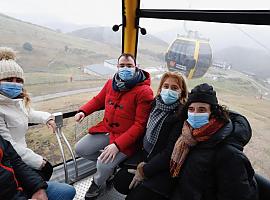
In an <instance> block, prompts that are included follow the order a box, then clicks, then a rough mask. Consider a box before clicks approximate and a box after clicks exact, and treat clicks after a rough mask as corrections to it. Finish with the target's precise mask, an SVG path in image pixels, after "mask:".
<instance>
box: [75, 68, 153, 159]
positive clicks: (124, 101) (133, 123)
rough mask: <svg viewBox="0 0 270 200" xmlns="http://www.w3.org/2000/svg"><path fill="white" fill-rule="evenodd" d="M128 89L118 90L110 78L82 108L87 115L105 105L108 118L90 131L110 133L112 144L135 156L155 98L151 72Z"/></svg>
mask: <svg viewBox="0 0 270 200" xmlns="http://www.w3.org/2000/svg"><path fill="white" fill-rule="evenodd" d="M144 74H145V75H146V80H144V81H143V82H140V83H138V84H137V85H136V86H135V87H133V88H132V89H131V90H128V91H121V92H117V91H114V90H113V88H112V80H111V79H110V80H108V81H107V82H106V84H105V85H104V87H103V88H102V90H101V91H100V92H99V94H98V95H97V96H95V97H94V98H93V99H91V100H90V101H89V102H87V103H86V104H85V105H83V106H82V107H81V108H80V111H83V112H84V113H85V114H86V115H90V114H91V113H93V112H95V111H97V110H101V109H104V108H105V114H104V118H103V120H102V121H101V122H99V123H98V124H97V125H95V126H93V127H90V128H89V130H88V131H89V133H90V134H96V133H100V132H103V133H104V132H106V133H110V144H111V143H115V144H116V145H117V147H118V148H119V151H121V152H122V153H124V154H126V155H128V156H131V155H132V154H133V153H134V152H135V151H136V150H137V145H136V144H137V142H138V139H139V138H141V137H142V135H143V134H144V132H145V127H146V123H147V120H148V116H149V113H150V110H151V102H152V101H153V91H152V89H151V88H150V75H149V74H148V73H147V72H145V71H144Z"/></svg>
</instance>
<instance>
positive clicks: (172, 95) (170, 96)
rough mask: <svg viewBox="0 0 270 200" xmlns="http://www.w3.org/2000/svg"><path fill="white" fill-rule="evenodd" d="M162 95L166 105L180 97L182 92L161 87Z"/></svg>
mask: <svg viewBox="0 0 270 200" xmlns="http://www.w3.org/2000/svg"><path fill="white" fill-rule="evenodd" d="M160 96H161V98H162V100H163V102H164V103H165V104H166V105H170V104H173V103H175V102H176V101H177V100H178V99H179V96H180V93H179V92H177V91H173V90H170V89H161V92H160Z"/></svg>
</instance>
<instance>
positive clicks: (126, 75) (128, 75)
mask: <svg viewBox="0 0 270 200" xmlns="http://www.w3.org/2000/svg"><path fill="white" fill-rule="evenodd" d="M134 73H135V67H120V68H119V70H118V75H119V77H120V78H121V79H122V80H123V81H128V80H130V79H132V78H133V76H134Z"/></svg>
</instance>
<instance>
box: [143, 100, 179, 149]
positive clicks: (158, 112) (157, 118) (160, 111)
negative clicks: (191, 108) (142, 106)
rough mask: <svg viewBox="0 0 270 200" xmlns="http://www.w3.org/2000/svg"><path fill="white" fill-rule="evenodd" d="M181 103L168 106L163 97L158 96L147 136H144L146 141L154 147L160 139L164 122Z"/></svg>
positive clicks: (148, 125)
mask: <svg viewBox="0 0 270 200" xmlns="http://www.w3.org/2000/svg"><path fill="white" fill-rule="evenodd" d="M179 104H180V102H179V101H176V102H175V103H173V104H171V105H166V104H164V102H163V101H162V100H161V97H160V96H158V97H157V98H156V105H155V107H154V109H153V110H152V112H151V113H150V116H149V119H148V122H147V127H146V134H145V136H144V139H146V140H147V141H148V142H149V143H151V144H152V145H154V144H155V143H156V141H157V139H158V135H159V132H160V130H161V127H162V125H163V122H164V120H165V119H166V117H167V116H168V115H169V113H170V112H171V111H174V110H175V109H176V108H177V107H178V106H179Z"/></svg>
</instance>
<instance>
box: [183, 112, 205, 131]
mask: <svg viewBox="0 0 270 200" xmlns="http://www.w3.org/2000/svg"><path fill="white" fill-rule="evenodd" d="M187 121H188V123H189V124H190V126H192V127H193V128H200V127H202V126H204V125H205V124H208V123H209V114H208V113H191V112H188V119H187Z"/></svg>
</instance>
